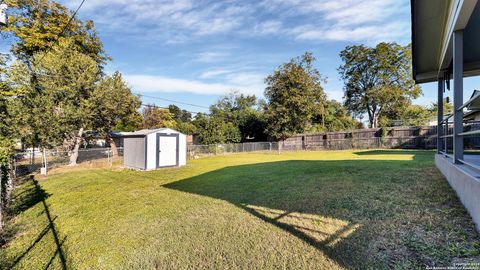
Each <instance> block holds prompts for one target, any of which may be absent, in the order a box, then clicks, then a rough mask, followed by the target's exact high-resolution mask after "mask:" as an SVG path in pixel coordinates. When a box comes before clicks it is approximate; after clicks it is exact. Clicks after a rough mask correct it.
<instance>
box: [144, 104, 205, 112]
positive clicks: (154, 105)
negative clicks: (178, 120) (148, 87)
mask: <svg viewBox="0 0 480 270" xmlns="http://www.w3.org/2000/svg"><path fill="white" fill-rule="evenodd" d="M140 105H141V106H143V107H148V108H159V109H165V110H168V108H166V107H161V106H158V105H156V104H145V103H141V104H140ZM184 111H186V112H189V113H192V114H198V113H202V112H194V111H187V110H184Z"/></svg>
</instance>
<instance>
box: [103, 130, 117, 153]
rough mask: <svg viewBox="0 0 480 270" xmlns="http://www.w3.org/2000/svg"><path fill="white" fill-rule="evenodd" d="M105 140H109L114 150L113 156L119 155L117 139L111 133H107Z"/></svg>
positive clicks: (111, 148)
mask: <svg viewBox="0 0 480 270" xmlns="http://www.w3.org/2000/svg"><path fill="white" fill-rule="evenodd" d="M105 141H107V142H108V143H109V144H110V150H112V157H117V156H118V147H117V144H116V143H115V140H114V139H113V138H112V137H110V135H108V134H107V137H106V139H105Z"/></svg>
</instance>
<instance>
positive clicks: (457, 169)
mask: <svg viewBox="0 0 480 270" xmlns="http://www.w3.org/2000/svg"><path fill="white" fill-rule="evenodd" d="M435 165H436V166H437V168H438V169H439V170H440V172H441V173H442V174H443V175H444V176H445V178H446V179H447V181H448V183H449V184H450V186H451V187H452V188H453V189H454V190H455V192H456V193H457V196H458V197H459V198H460V201H461V202H462V204H463V205H464V206H465V208H466V209H467V211H468V213H469V214H470V216H471V217H472V219H473V222H474V223H475V225H476V227H477V231H480V196H479V194H480V181H479V180H478V179H477V178H475V177H474V176H473V175H476V174H475V173H472V172H470V171H469V170H468V168H467V167H466V165H458V164H453V163H452V161H451V160H448V159H447V158H445V157H443V156H441V155H438V154H437V155H435Z"/></svg>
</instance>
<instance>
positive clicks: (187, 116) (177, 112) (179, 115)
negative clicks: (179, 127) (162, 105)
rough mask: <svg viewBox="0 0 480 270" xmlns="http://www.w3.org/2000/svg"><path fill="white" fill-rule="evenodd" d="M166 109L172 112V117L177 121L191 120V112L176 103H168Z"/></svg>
mask: <svg viewBox="0 0 480 270" xmlns="http://www.w3.org/2000/svg"><path fill="white" fill-rule="evenodd" d="M168 110H169V111H170V113H172V114H173V119H174V120H175V121H177V122H185V123H187V122H191V121H192V113H190V112H189V111H187V110H182V109H180V108H179V107H178V106H177V105H173V104H171V105H169V106H168Z"/></svg>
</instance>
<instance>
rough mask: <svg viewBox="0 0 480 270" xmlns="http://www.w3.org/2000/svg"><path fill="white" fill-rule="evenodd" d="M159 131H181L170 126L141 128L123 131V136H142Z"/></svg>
mask: <svg viewBox="0 0 480 270" xmlns="http://www.w3.org/2000/svg"><path fill="white" fill-rule="evenodd" d="M159 132H166V133H180V132H178V131H176V130H173V129H170V128H156V129H141V130H137V131H134V132H124V133H122V137H141V136H146V135H148V134H152V133H159Z"/></svg>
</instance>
